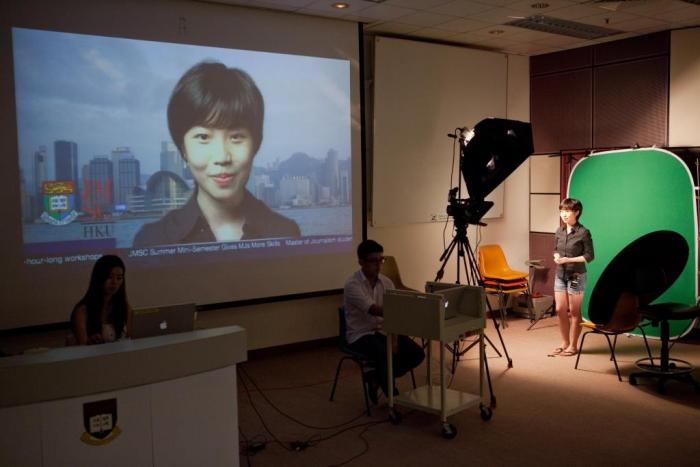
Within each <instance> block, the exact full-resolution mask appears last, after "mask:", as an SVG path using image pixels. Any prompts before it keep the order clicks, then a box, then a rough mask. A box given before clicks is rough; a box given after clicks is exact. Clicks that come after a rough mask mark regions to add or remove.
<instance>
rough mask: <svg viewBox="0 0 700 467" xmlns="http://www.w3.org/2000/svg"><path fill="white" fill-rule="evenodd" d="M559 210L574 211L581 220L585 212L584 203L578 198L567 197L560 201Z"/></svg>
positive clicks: (577, 218)
mask: <svg viewBox="0 0 700 467" xmlns="http://www.w3.org/2000/svg"><path fill="white" fill-rule="evenodd" d="M559 210H560V211H561V210H566V211H574V212H575V213H576V220H579V219H580V218H581V214H583V203H581V201H579V200H577V199H576V198H566V199H564V200H562V202H561V203H559Z"/></svg>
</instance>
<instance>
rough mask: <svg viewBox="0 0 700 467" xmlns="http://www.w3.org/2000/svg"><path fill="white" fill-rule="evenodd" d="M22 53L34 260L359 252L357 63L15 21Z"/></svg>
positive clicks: (30, 254)
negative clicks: (354, 134)
mask: <svg viewBox="0 0 700 467" xmlns="http://www.w3.org/2000/svg"><path fill="white" fill-rule="evenodd" d="M13 52H14V72H15V97H16V104H17V127H18V128H17V133H18V149H19V151H18V152H19V154H18V157H19V167H20V174H19V176H20V177H21V190H22V193H21V195H22V222H23V239H24V248H25V255H26V257H27V263H28V264H41V263H44V262H55V261H61V260H66V261H80V260H87V261H89V260H92V256H93V255H99V254H100V253H102V252H104V251H107V250H112V249H125V250H129V251H128V253H127V254H128V256H132V257H133V256H136V257H146V256H160V255H181V254H191V253H207V252H209V253H211V252H221V251H228V252H230V253H229V254H237V255H246V254H250V251H251V250H252V249H254V250H258V252H259V253H262V252H263V251H264V252H265V253H266V254H299V253H300V250H299V249H302V250H303V251H304V252H313V251H341V250H342V251H345V250H347V249H350V248H351V245H352V206H351V201H352V194H351V184H352V183H351V182H352V180H351V151H352V148H351V103H350V63H349V61H347V60H339V59H328V58H318V57H307V56H298V55H284V54H276V53H267V52H255V51H247V50H235V49H223V48H213V47H202V46H193V45H183V44H171V43H159V42H149V41H140V40H132V39H120V38H111V37H99V36H88V35H79V34H69V33H59V32H51V31H38V30H30V29H20V28H14V29H13ZM256 254H258V253H256Z"/></svg>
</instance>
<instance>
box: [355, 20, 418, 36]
mask: <svg viewBox="0 0 700 467" xmlns="http://www.w3.org/2000/svg"><path fill="white" fill-rule="evenodd" d="M366 29H367V30H369V31H371V32H377V33H381V32H385V33H391V34H408V33H411V32H413V31H417V30H419V29H420V26H415V25H413V24H402V23H395V22H386V23H377V24H372V25H370V26H369V27H368V28H366Z"/></svg>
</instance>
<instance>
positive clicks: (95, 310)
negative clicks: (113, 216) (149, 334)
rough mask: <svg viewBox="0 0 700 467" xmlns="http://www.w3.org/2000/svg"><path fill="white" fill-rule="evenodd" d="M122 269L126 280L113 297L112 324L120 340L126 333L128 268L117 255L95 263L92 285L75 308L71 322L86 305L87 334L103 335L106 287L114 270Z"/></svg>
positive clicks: (104, 257) (102, 258) (103, 257)
mask: <svg viewBox="0 0 700 467" xmlns="http://www.w3.org/2000/svg"><path fill="white" fill-rule="evenodd" d="M117 267H119V268H121V269H122V271H124V273H125V274H124V280H123V281H122V285H121V287H120V288H119V290H117V292H116V293H115V294H114V296H113V297H112V315H111V317H110V322H111V324H112V325H113V326H114V332H115V334H116V336H117V339H119V338H120V337H121V336H122V334H123V333H124V324H125V323H126V315H127V310H128V302H127V299H126V268H125V267H124V262H123V261H122V260H121V258H119V256H115V255H104V256H102V257H101V258H100V259H98V260H97V262H95V266H93V268H92V275H91V276H90V285H89V286H88V289H87V292H85V295H84V296H83V298H82V299H81V300H80V301H79V302H78V303H77V304H76V305H75V307H74V308H73V313H72V314H71V322H73V321H74V319H75V318H74V315H75V310H76V308H78V307H79V306H81V305H85V309H86V312H87V333H88V336H90V335H92V334H100V333H102V324H103V323H102V304H103V300H104V285H105V282H106V281H107V279H108V278H109V275H110V273H111V272H112V269H114V268H117Z"/></svg>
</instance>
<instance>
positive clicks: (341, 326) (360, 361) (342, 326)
mask: <svg viewBox="0 0 700 467" xmlns="http://www.w3.org/2000/svg"><path fill="white" fill-rule="evenodd" d="M346 332H347V322H346V321H345V307H344V306H341V307H338V342H339V344H340V351H341V352H342V353H344V354H345V355H344V356H343V357H341V358H340V361H339V362H338V368H337V369H336V371H335V379H334V380H333V389H331V397H330V400H331V401H332V400H333V398H334V397H335V389H336V387H337V386H338V378H339V377H340V368H341V367H342V366H343V362H344V361H345V360H350V361H353V362H355V364H357V366H358V367H360V374H362V394H363V396H364V398H365V407H366V408H367V416H368V417H370V416H371V415H372V413H371V411H370V408H369V380H368V379H367V372H368V371H370V370H371V369H373V367H372V364H371V360H370V358H369V357H367V356H366V355H365V354H363V353H361V352H357V351H355V350H353V349H351V348H350V346H349V345H348V340H347V337H346Z"/></svg>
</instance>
